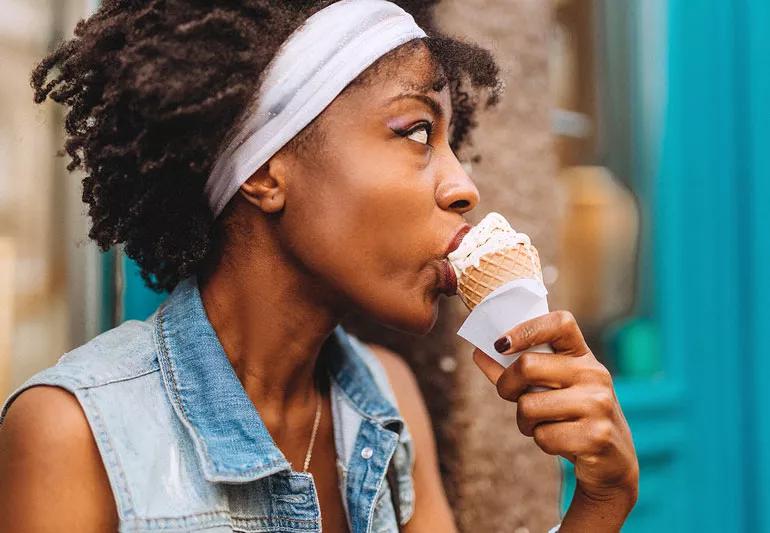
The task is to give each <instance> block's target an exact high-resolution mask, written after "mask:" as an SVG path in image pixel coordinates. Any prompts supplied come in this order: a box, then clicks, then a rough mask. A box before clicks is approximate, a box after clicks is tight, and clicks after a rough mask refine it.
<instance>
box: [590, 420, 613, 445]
mask: <svg viewBox="0 0 770 533" xmlns="http://www.w3.org/2000/svg"><path fill="white" fill-rule="evenodd" d="M613 432H614V427H613V425H612V422H610V421H609V420H599V421H597V422H595V423H594V424H592V426H591V430H590V433H589V442H590V446H591V448H592V449H594V450H595V451H603V450H605V449H606V448H607V447H608V446H609V445H610V443H611V442H612V434H613Z"/></svg>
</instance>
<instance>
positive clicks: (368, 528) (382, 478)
mask: <svg viewBox="0 0 770 533" xmlns="http://www.w3.org/2000/svg"><path fill="white" fill-rule="evenodd" d="M383 429H384V428H383ZM397 449H398V438H396V445H395V446H394V447H393V450H392V451H391V452H390V455H389V456H388V460H387V461H385V464H386V465H388V464H390V461H392V460H393V455H395V453H396V450H397ZM386 472H387V466H386V468H385V471H383V473H382V475H380V476H379V480H378V482H377V487H376V489H375V493H374V498H372V503H371V505H369V509H368V510H367V513H366V514H367V521H366V531H371V530H372V525H374V524H373V522H374V509H375V506H376V505H377V495H378V494H379V493H380V491H381V490H382V484H383V482H384V481H385V475H386ZM394 511H395V509H394ZM393 516H394V517H395V519H396V522H398V523H400V522H401V517H399V516H396V514H395V512H394V513H393Z"/></svg>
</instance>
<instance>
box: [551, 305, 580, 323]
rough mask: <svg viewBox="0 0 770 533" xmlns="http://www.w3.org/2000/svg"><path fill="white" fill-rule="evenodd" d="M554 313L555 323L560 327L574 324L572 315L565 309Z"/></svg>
mask: <svg viewBox="0 0 770 533" xmlns="http://www.w3.org/2000/svg"><path fill="white" fill-rule="evenodd" d="M554 313H555V315H556V322H557V324H558V325H559V326H561V327H564V326H568V325H571V324H575V323H576V322H575V317H574V315H573V314H572V313H571V312H569V311H567V310H565V309H560V310H558V311H554Z"/></svg>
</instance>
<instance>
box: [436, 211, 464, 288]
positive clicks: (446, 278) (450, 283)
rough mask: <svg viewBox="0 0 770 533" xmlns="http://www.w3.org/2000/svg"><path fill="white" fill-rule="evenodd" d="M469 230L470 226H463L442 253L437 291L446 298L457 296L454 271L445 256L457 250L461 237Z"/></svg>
mask: <svg viewBox="0 0 770 533" xmlns="http://www.w3.org/2000/svg"><path fill="white" fill-rule="evenodd" d="M470 229H471V226H469V225H468V224H464V225H463V226H462V227H461V228H460V229H459V230H458V231H457V233H456V234H455V236H454V237H453V238H452V240H451V241H450V243H449V245H448V246H447V249H446V251H445V252H444V258H443V260H442V261H441V263H440V270H439V273H440V277H439V290H440V291H441V293H442V294H446V295H447V296H454V295H455V294H457V276H456V275H455V270H454V268H452V265H451V264H450V263H449V259H447V258H446V256H448V255H449V254H451V253H452V252H454V251H455V250H457V248H458V247H459V246H460V242H461V241H462V240H463V237H465V235H467V233H468V232H469V231H470Z"/></svg>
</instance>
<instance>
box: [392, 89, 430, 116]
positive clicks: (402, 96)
mask: <svg viewBox="0 0 770 533" xmlns="http://www.w3.org/2000/svg"><path fill="white" fill-rule="evenodd" d="M405 98H413V99H415V100H419V101H420V102H422V103H423V104H425V105H427V106H428V107H429V108H430V109H431V111H433V114H434V115H436V116H437V117H438V118H439V119H443V118H444V110H443V109H441V104H439V103H438V102H437V101H436V100H434V99H433V98H431V97H430V96H428V95H426V94H420V93H402V94H399V95H396V96H394V97H392V98H389V99H388V100H387V104H388V105H390V104H392V103H393V102H395V101H398V100H403V99H405Z"/></svg>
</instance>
